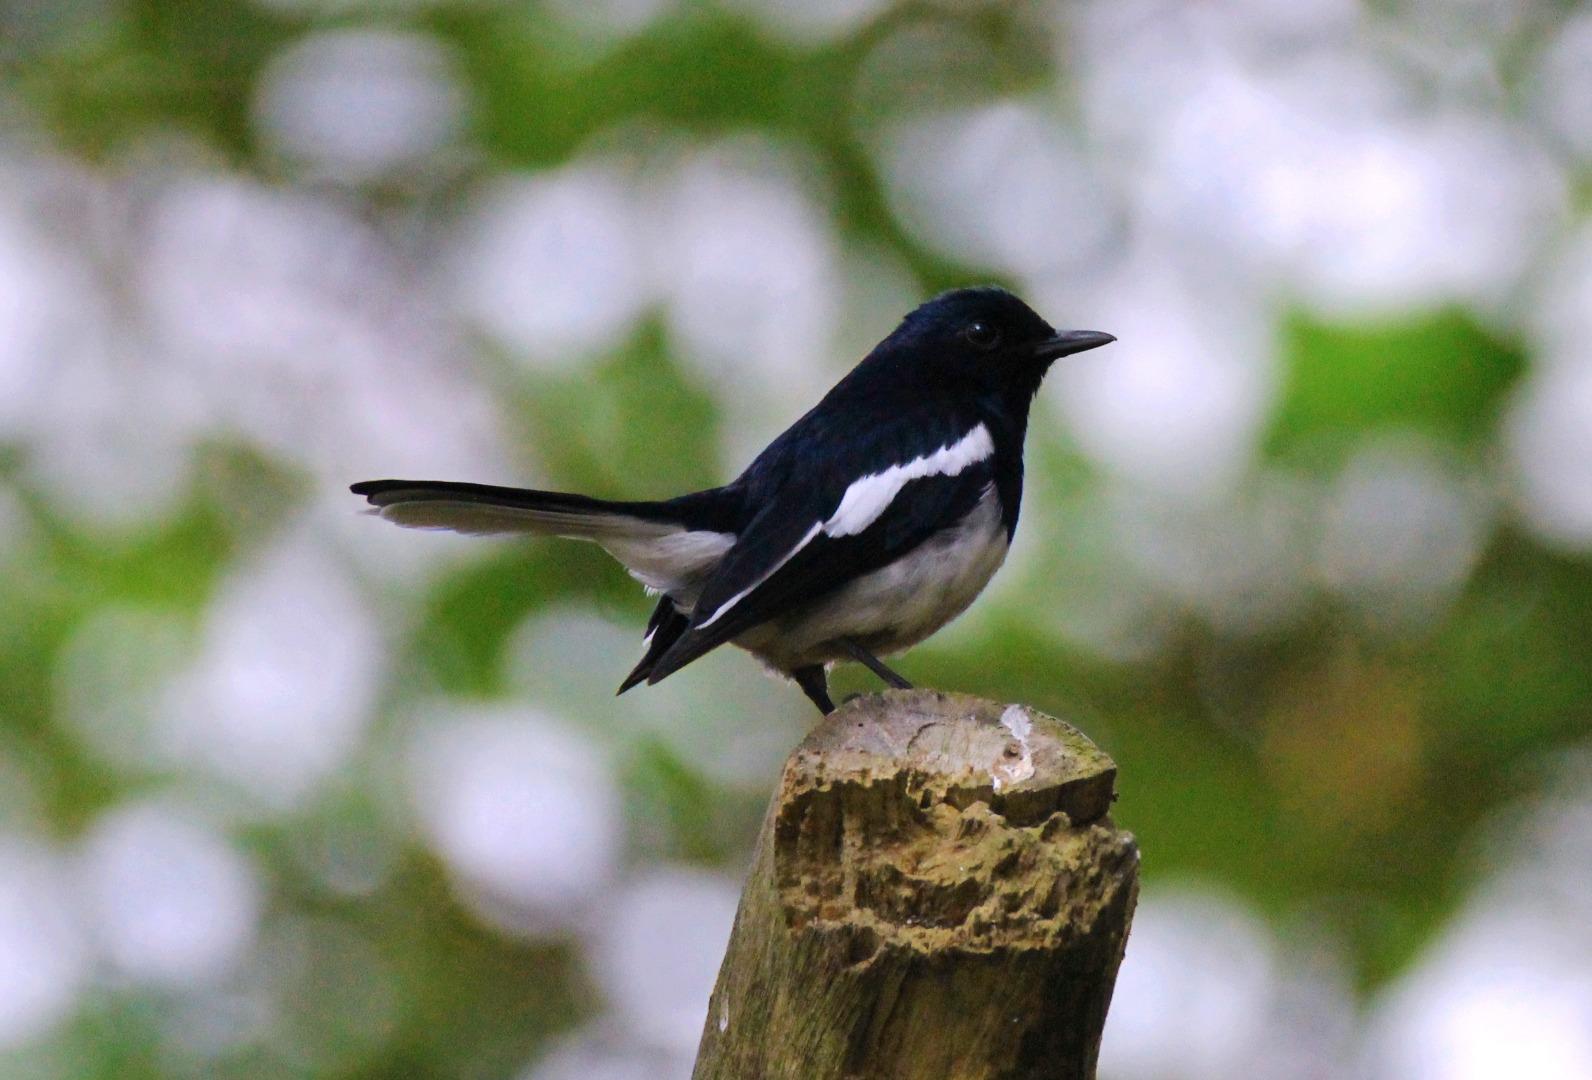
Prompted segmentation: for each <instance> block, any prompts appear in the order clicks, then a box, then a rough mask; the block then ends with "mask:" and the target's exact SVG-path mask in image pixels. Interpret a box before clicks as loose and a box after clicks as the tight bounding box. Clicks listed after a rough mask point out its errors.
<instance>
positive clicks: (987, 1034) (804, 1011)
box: [694, 690, 1138, 1080]
mask: <svg viewBox="0 0 1592 1080" xmlns="http://www.w3.org/2000/svg"><path fill="white" fill-rule="evenodd" d="M1115 777H1116V766H1115V765H1114V764H1113V763H1112V761H1111V759H1110V758H1108V757H1107V756H1106V755H1105V754H1103V753H1102V752H1101V751H1100V750H1099V749H1098V748H1097V747H1096V746H1095V745H1094V744H1093V743H1091V742H1090V741H1089V740H1088V739H1087V738H1085V737H1084V736H1083V735H1082V734H1080V733H1079V732H1078V731H1077V730H1075V729H1074V728H1071V727H1069V726H1068V725H1066V724H1064V723H1062V722H1061V721H1059V720H1056V719H1054V718H1052V717H1049V716H1045V715H1043V714H1041V713H1037V712H1034V711H1032V710H1030V709H1027V708H1024V707H1022V706H1007V705H1000V704H996V703H993V702H989V701H983V700H980V699H977V698H972V697H967V696H963V695H955V694H940V693H936V692H933V691H924V690H908V691H893V692H891V693H888V694H883V695H872V696H869V697H865V698H860V699H858V700H856V701H853V702H851V703H850V704H848V705H846V706H844V707H842V708H840V709H838V710H837V711H836V712H834V713H832V714H831V715H830V716H828V717H826V718H825V719H824V720H823V721H822V722H821V723H820V724H819V726H818V727H817V728H816V729H814V731H813V732H812V734H811V735H809V736H808V738H807V739H806V740H805V741H804V742H803V743H802V745H801V746H799V747H798V748H797V749H796V751H795V752H794V753H793V754H792V755H791V757H790V758H789V760H787V762H786V764H785V768H784V771H783V773H782V775H781V777H780V783H779V788H778V790H777V791H776V792H775V794H774V798H773V800H772V801H771V803H770V804H769V809H768V814H767V816H766V818H765V820H764V822H763V829H762V833H761V835H760V836H759V839H758V843H757V848H756V851H755V854H754V856H753V866H752V871H751V875H750V876H749V878H748V880H747V883H746V888H745V891H744V893H743V894H742V897H741V906H740V910H739V912H738V913H737V915H736V920H735V929H734V932H733V933H732V935H731V940H730V945H729V949H728V951H727V952H726V954H725V958H724V963H723V966H722V968H721V969H720V972H719V979H718V985H717V986H716V987H715V989H714V991H713V997H712V1000H711V1002H710V1005H709V1009H708V1017H707V1022H706V1024H705V1026H704V1028H703V1033H702V1042H701V1046H700V1049H699V1051H698V1056H697V1063H696V1070H695V1073H694V1076H695V1077H696V1080H764V1078H766V1080H798V1078H800V1080H824V1078H830V1077H833V1078H841V1077H847V1078H852V1077H854V1078H859V1080H861V1078H875V1077H878V1078H890V1080H920V1078H921V1080H986V1078H987V1080H995V1078H1000V1080H1041V1078H1044V1080H1086V1078H1089V1077H1093V1076H1094V1071H1095V1060H1096V1057H1097V1056H1098V1052H1099V1046H1100V1032H1101V1028H1102V1027H1103V1026H1104V1023H1105V1015H1106V1008H1107V1006H1108V1005H1109V1003H1110V1000H1111V989H1112V986H1113V984H1114V982H1115V979H1116V972H1117V966H1118V964H1119V963H1120V962H1121V959H1122V951H1123V947H1124V943H1125V941H1126V937H1127V931H1128V924H1129V921H1130V919H1131V917H1132V912H1133V905H1134V901H1135V899H1136V897H1137V891H1138V850H1137V848H1136V847H1135V845H1134V842H1133V838H1132V837H1131V836H1130V835H1129V834H1127V833H1126V832H1123V831H1121V830H1119V829H1117V828H1116V827H1115V826H1114V825H1113V824H1112V822H1111V819H1110V817H1109V816H1108V811H1109V810H1110V807H1111V801H1112V799H1113V798H1114V794H1113V789H1114V782H1115Z"/></svg>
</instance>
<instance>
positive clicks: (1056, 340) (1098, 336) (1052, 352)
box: [1034, 330, 1117, 361]
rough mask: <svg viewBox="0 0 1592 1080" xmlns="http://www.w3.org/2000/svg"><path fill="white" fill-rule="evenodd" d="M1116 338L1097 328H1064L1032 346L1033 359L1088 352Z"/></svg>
mask: <svg viewBox="0 0 1592 1080" xmlns="http://www.w3.org/2000/svg"><path fill="white" fill-rule="evenodd" d="M1115 340H1117V339H1116V338H1115V337H1114V336H1112V335H1111V334H1103V333H1101V332H1100V331H1099V330H1065V331H1063V332H1062V333H1059V334H1057V335H1056V336H1055V337H1053V338H1046V339H1045V340H1044V341H1041V342H1040V343H1039V344H1038V345H1036V346H1035V347H1034V359H1036V360H1046V361H1049V360H1059V359H1061V358H1062V357H1063V356H1071V355H1072V354H1073V353H1081V352H1088V351H1089V350H1090V349H1098V348H1099V347H1100V346H1102V345H1109V344H1111V343H1112V342H1113V341H1115Z"/></svg>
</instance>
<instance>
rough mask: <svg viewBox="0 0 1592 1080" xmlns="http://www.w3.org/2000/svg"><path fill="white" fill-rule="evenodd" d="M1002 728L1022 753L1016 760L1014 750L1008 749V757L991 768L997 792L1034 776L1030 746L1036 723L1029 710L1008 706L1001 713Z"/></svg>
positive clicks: (991, 775)
mask: <svg viewBox="0 0 1592 1080" xmlns="http://www.w3.org/2000/svg"><path fill="white" fill-rule="evenodd" d="M1001 726H1002V727H1004V728H1005V729H1006V730H1007V731H1010V732H1011V733H1012V738H1013V739H1016V740H1017V747H1018V748H1019V750H1020V752H1019V754H1018V756H1016V757H1015V758H1014V757H1013V756H1012V748H1011V747H1008V748H1007V751H1006V755H1005V756H1004V757H1002V758H1001V759H1000V760H999V761H997V762H996V763H995V764H994V765H992V766H990V770H989V775H990V779H991V780H992V781H994V783H995V790H996V791H999V790H1000V789H1001V788H1003V787H1006V786H1007V785H1010V784H1020V783H1022V782H1023V781H1024V780H1027V779H1028V778H1029V777H1030V776H1033V775H1034V751H1033V748H1032V747H1031V746H1029V745H1028V736H1029V734H1030V733H1032V731H1033V730H1034V722H1033V721H1032V720H1030V719H1029V718H1028V710H1026V709H1024V708H1023V707H1022V706H1021V705H1008V706H1006V711H1005V712H1003V713H1001Z"/></svg>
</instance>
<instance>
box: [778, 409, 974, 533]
mask: <svg viewBox="0 0 1592 1080" xmlns="http://www.w3.org/2000/svg"><path fill="white" fill-rule="evenodd" d="M994 452H995V442H994V440H992V439H991V438H990V437H989V428H987V427H985V426H984V425H983V424H979V425H978V426H977V427H975V428H974V429H973V430H972V431H969V432H968V433H967V434H966V435H963V436H962V437H961V438H960V439H958V440H957V441H956V442H954V443H952V444H951V445H949V446H942V447H940V448H939V449H938V450H936V451H934V453H932V454H924V455H923V456H922V457H916V458H913V459H912V460H911V461H909V462H907V463H906V464H905V465H892V466H890V467H889V468H888V469H885V470H884V471H883V472H876V473H871V474H869V475H867V476H864V477H863V478H862V479H860V480H853V481H852V482H851V486H850V487H848V488H846V494H845V495H844V496H842V497H841V500H840V506H839V507H837V508H836V509H835V512H834V513H833V514H832V515H830V518H829V520H828V521H826V522H824V525H823V528H824V533H825V534H826V535H829V536H855V535H856V534H857V533H860V532H862V531H863V530H865V529H867V527H868V526H870V525H872V524H873V523H874V522H875V521H878V520H879V517H880V515H882V514H883V513H884V512H885V511H886V510H887V509H889V507H890V504H891V503H892V502H894V501H895V497H896V496H897V495H899V494H901V489H902V488H904V487H906V486H907V484H908V483H909V482H910V481H913V480H921V479H923V478H924V477H926V476H955V475H956V474H958V473H960V472H961V471H962V470H963V469H965V468H967V467H968V466H969V465H975V464H977V463H978V462H980V461H983V460H984V459H985V458H987V457H989V456H990V455H991V454H993V453H994ZM792 554H795V553H794V552H792Z"/></svg>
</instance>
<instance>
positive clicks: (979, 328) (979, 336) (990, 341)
mask: <svg viewBox="0 0 1592 1080" xmlns="http://www.w3.org/2000/svg"><path fill="white" fill-rule="evenodd" d="M962 336H963V337H965V338H967V341H968V344H970V345H972V346H974V347H975V348H979V349H993V348H994V347H995V346H997V345H999V344H1000V343H1001V332H1000V331H999V330H997V329H995V328H994V327H993V326H991V325H990V324H989V323H985V322H975V323H968V324H967V329H965V330H963V331H962Z"/></svg>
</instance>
